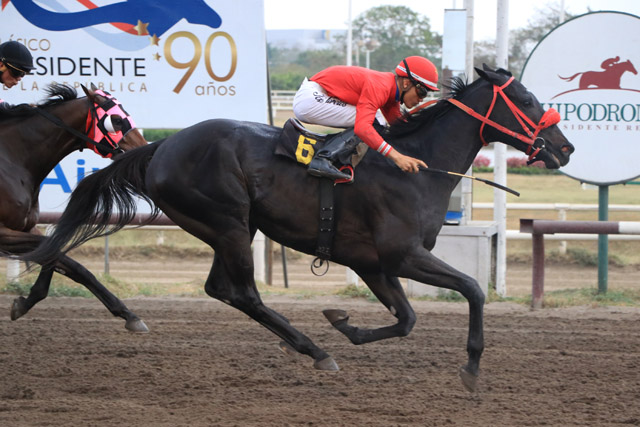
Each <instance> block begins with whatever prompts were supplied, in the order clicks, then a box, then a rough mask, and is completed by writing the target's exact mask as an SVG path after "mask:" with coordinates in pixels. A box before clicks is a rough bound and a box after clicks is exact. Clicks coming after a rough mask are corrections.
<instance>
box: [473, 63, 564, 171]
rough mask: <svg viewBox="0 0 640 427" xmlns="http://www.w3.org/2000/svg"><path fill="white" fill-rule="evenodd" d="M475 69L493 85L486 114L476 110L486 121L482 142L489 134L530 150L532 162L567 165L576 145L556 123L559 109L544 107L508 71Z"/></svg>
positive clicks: (521, 148) (554, 166) (554, 165)
mask: <svg viewBox="0 0 640 427" xmlns="http://www.w3.org/2000/svg"><path fill="white" fill-rule="evenodd" d="M476 71H477V72H478V74H479V75H480V77H481V78H482V79H484V80H486V81H488V82H489V83H491V85H492V86H493V101H492V103H491V106H490V107H489V111H487V113H486V114H485V115H484V116H481V115H480V114H478V113H475V112H474V113H475V114H476V115H477V116H476V117H477V118H478V119H480V120H482V121H483V124H482V126H481V128H480V134H481V139H482V140H483V142H485V141H486V140H488V139H489V138H490V140H491V141H501V142H504V143H506V144H508V145H511V146H512V147H514V148H516V149H518V150H520V151H522V152H524V153H526V154H528V155H529V163H533V162H534V161H537V160H541V161H543V162H544V164H545V166H546V167H547V168H549V169H557V168H559V167H561V166H564V165H566V164H567V163H568V162H569V156H570V155H571V153H573V151H574V147H573V145H572V144H571V143H570V142H569V141H568V140H567V138H566V137H565V136H564V135H563V134H562V131H561V130H560V128H559V127H558V126H557V123H558V122H559V121H560V115H559V114H558V112H557V111H555V110H553V109H550V110H548V111H545V110H544V109H543V108H542V106H541V105H540V103H539V102H538V100H537V99H536V97H535V96H534V95H533V94H532V93H531V92H529V91H528V90H527V88H525V87H524V86H523V85H522V83H520V82H519V81H517V80H515V79H514V78H513V76H512V75H511V73H509V72H508V71H505V70H502V69H498V70H492V69H490V68H489V67H487V66H486V65H485V66H484V69H482V70H481V69H479V68H476ZM498 95H500V96H498ZM498 98H501V99H498ZM470 114H471V113H470ZM485 125H488V126H485Z"/></svg>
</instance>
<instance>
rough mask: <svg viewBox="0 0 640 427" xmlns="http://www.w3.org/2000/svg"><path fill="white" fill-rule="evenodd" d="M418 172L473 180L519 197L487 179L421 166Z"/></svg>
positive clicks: (515, 192) (517, 194) (510, 190)
mask: <svg viewBox="0 0 640 427" xmlns="http://www.w3.org/2000/svg"><path fill="white" fill-rule="evenodd" d="M420 170H421V171H427V172H434V173H445V174H447V175H455V176H460V177H462V178H469V179H473V180H476V181H480V182H484V183H485V184H487V185H490V186H492V187H495V188H499V189H500V190H503V191H506V192H507V193H511V194H514V195H516V196H518V197H520V193H518V192H517V191H516V190H512V189H510V188H509V187H505V186H504V185H500V184H498V183H496V182H493V181H489V180H488V179H484V178H478V177H477V176H471V175H465V174H462V173H457V172H451V171H445V170H442V169H434V168H423V167H421V166H420Z"/></svg>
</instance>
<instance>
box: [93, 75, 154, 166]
mask: <svg viewBox="0 0 640 427" xmlns="http://www.w3.org/2000/svg"><path fill="white" fill-rule="evenodd" d="M82 90H84V93H85V94H86V95H87V99H88V100H89V103H90V109H89V115H90V118H91V119H90V120H87V133H88V136H89V138H91V139H93V141H94V142H95V143H96V145H88V148H91V149H93V150H94V151H95V152H96V153H98V154H100V155H101V156H103V157H112V156H113V155H115V154H118V153H119V152H121V151H128V150H131V149H133V148H136V147H141V146H143V145H147V140H145V139H144V137H143V136H142V134H141V133H140V131H139V130H138V129H137V128H136V125H135V123H134V122H133V119H132V118H131V116H129V114H128V113H127V112H126V111H125V110H124V108H123V107H122V104H120V102H118V100H117V99H116V98H114V97H113V96H111V95H110V94H109V93H108V92H105V91H102V90H98V88H96V87H95V85H93V84H92V85H91V89H87V88H86V87H85V86H82Z"/></svg>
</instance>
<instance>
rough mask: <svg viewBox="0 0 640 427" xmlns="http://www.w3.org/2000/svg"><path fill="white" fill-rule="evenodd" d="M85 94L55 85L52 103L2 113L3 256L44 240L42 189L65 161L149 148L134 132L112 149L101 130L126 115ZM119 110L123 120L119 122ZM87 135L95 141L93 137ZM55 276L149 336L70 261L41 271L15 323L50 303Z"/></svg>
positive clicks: (18, 305)
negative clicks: (89, 152) (77, 154)
mask: <svg viewBox="0 0 640 427" xmlns="http://www.w3.org/2000/svg"><path fill="white" fill-rule="evenodd" d="M83 90H84V91H85V93H86V95H87V97H86V98H78V97H77V92H76V90H75V89H73V88H72V87H69V86H65V85H56V84H54V85H51V86H49V87H48V88H47V94H48V98H47V99H46V100H45V101H43V102H42V103H41V104H40V105H38V106H31V105H27V104H20V105H16V106H14V107H13V108H11V109H9V110H4V111H2V113H1V114H0V184H1V185H0V256H10V255H20V254H24V253H25V252H29V251H32V250H34V249H35V248H36V247H37V246H38V244H39V243H40V242H41V241H42V240H43V239H45V237H44V236H41V235H39V233H38V229H37V228H36V224H37V223H38V217H39V214H40V208H39V205H38V195H39V194H40V184H41V183H42V181H43V180H44V179H45V178H46V177H47V175H48V174H49V172H51V171H52V170H53V168H54V167H55V166H56V164H58V163H59V162H60V161H61V160H62V159H63V158H65V157H66V156H67V155H69V154H71V153H72V152H74V151H77V150H82V149H83V148H89V149H95V150H96V151H98V152H100V153H102V155H104V156H107V157H109V156H111V155H113V154H115V153H118V152H120V151H127V150H130V149H133V148H136V147H141V146H143V145H147V141H146V140H145V139H144V138H143V137H142V134H141V133H140V132H139V131H138V130H137V129H133V130H131V131H129V132H128V133H127V134H126V136H125V137H124V139H123V140H122V142H121V143H120V144H119V146H118V145H117V144H115V145H114V144H113V143H114V142H116V141H115V140H113V138H112V139H111V142H109V141H108V140H107V139H105V138H102V135H103V134H102V133H101V131H99V130H96V129H97V128H96V127H98V129H99V128H100V127H102V124H103V123H104V120H105V119H107V118H108V119H109V120H110V121H111V124H112V125H113V129H111V130H120V128H119V127H120V126H122V119H123V117H121V115H122V113H124V110H122V109H120V108H119V104H118V102H117V100H116V99H115V98H113V97H111V96H110V95H109V94H108V93H106V92H102V91H97V89H96V88H95V87H92V89H87V88H85V87H84V86H83ZM114 106H115V109H113V110H112V108H114ZM107 110H108V111H110V112H109V113H107ZM114 111H118V112H120V115H118V116H117V117H115V115H114V114H112V113H113V112H114ZM125 114H126V113H125ZM99 116H100V117H99ZM116 127H118V129H116ZM87 132H88V133H90V134H92V135H93V138H89V137H88V136H87V135H86V134H87ZM106 133H107V132H106V130H105V134H106ZM87 146H88V147H87ZM54 271H57V272H59V273H61V274H64V275H65V276H67V277H69V278H70V279H72V280H74V281H76V282H78V283H80V284H82V285H84V286H85V287H86V288H87V289H89V290H90V291H91V292H92V293H93V294H94V295H96V296H97V297H98V299H100V301H102V303H103V304H104V305H105V306H107V308H108V309H109V311H111V313H113V315H115V316H119V317H122V318H123V319H125V320H126V324H125V327H126V328H127V329H129V330H131V331H133V332H147V331H148V329H147V326H146V325H145V324H144V322H142V321H141V320H140V319H139V318H138V316H136V315H135V314H134V313H132V312H131V311H129V309H128V308H127V307H126V306H125V305H124V304H123V303H122V301H120V300H119V299H118V298H116V297H115V296H114V295H113V294H112V293H111V292H109V291H108V290H107V289H106V288H105V287H104V286H103V285H102V284H101V283H100V282H99V281H98V280H97V279H96V278H95V276H94V275H93V274H91V272H89V271H88V270H87V269H86V268H84V267H83V266H82V265H80V264H79V263H77V262H76V261H74V260H73V259H71V258H69V257H66V256H65V257H62V258H60V259H59V260H58V261H57V262H56V263H55V265H53V266H48V267H47V268H43V269H42V270H41V271H40V274H39V275H38V278H37V280H36V282H35V284H34V285H33V287H32V288H31V290H30V292H29V296H28V297H27V298H24V297H18V298H17V299H16V300H15V301H14V303H13V305H12V307H11V319H12V320H16V319H18V318H20V317H21V316H23V315H24V314H26V313H27V312H28V311H29V310H30V309H31V308H32V307H33V306H34V305H35V304H36V303H37V302H38V301H40V300H42V299H44V298H46V296H47V293H48V292H49V285H50V284H51V278H52V276H53V273H54Z"/></svg>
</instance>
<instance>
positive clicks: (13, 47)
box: [0, 40, 35, 73]
mask: <svg viewBox="0 0 640 427" xmlns="http://www.w3.org/2000/svg"><path fill="white" fill-rule="evenodd" d="M0 61H2V62H3V63H4V64H6V65H7V66H9V67H10V68H14V69H16V70H18V71H22V72H24V73H28V72H29V71H31V70H33V69H34V68H35V67H34V66H33V57H32V56H31V52H29V49H27V47H26V46H25V45H23V44H22V43H18V42H17V41H13V40H12V41H8V42H5V43H2V44H0Z"/></svg>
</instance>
